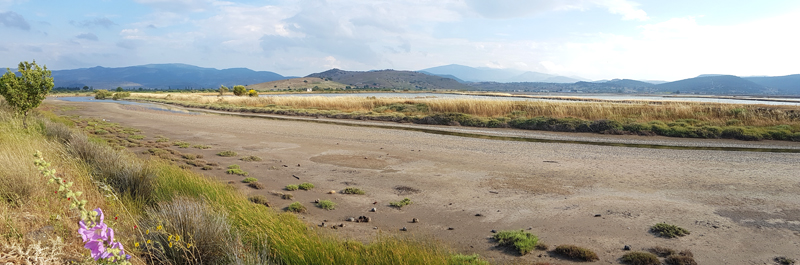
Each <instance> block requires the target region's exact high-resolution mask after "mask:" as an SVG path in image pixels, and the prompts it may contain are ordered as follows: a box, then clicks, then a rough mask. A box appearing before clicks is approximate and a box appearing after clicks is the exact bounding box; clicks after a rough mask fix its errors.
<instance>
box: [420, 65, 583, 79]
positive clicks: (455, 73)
mask: <svg viewBox="0 0 800 265" xmlns="http://www.w3.org/2000/svg"><path fill="white" fill-rule="evenodd" d="M419 72H422V73H426V74H431V75H438V76H442V77H455V78H456V80H460V82H462V83H463V82H464V81H466V82H502V83H508V82H542V83H575V82H578V81H589V80H587V79H583V78H580V77H576V78H573V77H565V76H557V75H550V74H543V73H538V72H530V71H528V72H524V71H519V70H513V69H494V68H488V67H477V68H475V67H469V66H464V65H458V64H450V65H443V66H437V67H432V68H427V69H422V70H419Z"/></svg>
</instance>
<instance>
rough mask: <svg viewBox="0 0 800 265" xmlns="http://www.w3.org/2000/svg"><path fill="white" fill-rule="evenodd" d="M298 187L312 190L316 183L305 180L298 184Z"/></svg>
mask: <svg viewBox="0 0 800 265" xmlns="http://www.w3.org/2000/svg"><path fill="white" fill-rule="evenodd" d="M297 187H298V188H300V189H301V190H311V189H313V188H314V184H311V183H308V182H305V183H302V184H300V185H297Z"/></svg>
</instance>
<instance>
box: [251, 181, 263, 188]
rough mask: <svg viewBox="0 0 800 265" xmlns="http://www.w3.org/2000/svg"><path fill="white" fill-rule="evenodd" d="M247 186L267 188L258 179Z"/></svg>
mask: <svg viewBox="0 0 800 265" xmlns="http://www.w3.org/2000/svg"><path fill="white" fill-rule="evenodd" d="M247 186H248V187H251V188H254V189H257V190H263V189H264V188H265V187H264V184H261V183H258V182H257V181H256V182H250V183H248V184H247Z"/></svg>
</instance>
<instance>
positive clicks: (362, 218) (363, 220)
mask: <svg viewBox="0 0 800 265" xmlns="http://www.w3.org/2000/svg"><path fill="white" fill-rule="evenodd" d="M370 221H372V218H370V217H366V216H363V215H362V216H359V217H358V222H360V223H369V222H370Z"/></svg>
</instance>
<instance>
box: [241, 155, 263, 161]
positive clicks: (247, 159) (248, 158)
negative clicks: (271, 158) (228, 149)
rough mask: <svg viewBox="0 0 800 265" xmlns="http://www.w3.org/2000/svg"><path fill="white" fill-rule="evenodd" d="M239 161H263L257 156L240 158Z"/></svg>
mask: <svg viewBox="0 0 800 265" xmlns="http://www.w3.org/2000/svg"><path fill="white" fill-rule="evenodd" d="M239 160H242V161H244V162H255V161H261V158H260V157H257V156H245V157H242V158H239Z"/></svg>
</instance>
